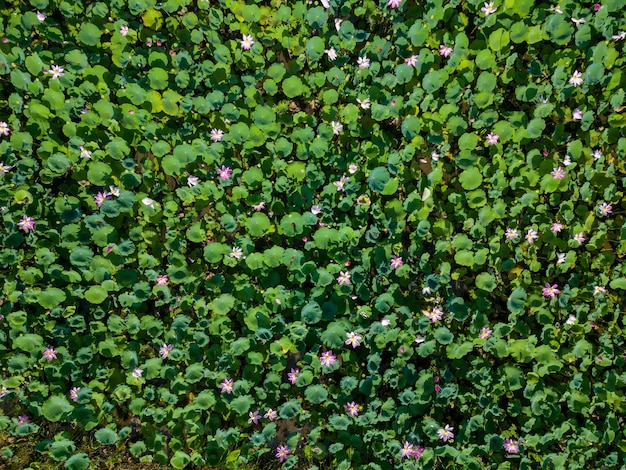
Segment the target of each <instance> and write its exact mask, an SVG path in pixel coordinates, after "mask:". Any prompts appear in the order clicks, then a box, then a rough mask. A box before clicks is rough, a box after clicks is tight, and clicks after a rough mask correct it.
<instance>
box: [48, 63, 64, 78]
mask: <svg viewBox="0 0 626 470" xmlns="http://www.w3.org/2000/svg"><path fill="white" fill-rule="evenodd" d="M49 72H50V73H51V74H52V80H57V79H59V78H60V77H62V76H63V75H65V73H64V69H63V67H61V66H60V65H53V66H52V67H50V70H49Z"/></svg>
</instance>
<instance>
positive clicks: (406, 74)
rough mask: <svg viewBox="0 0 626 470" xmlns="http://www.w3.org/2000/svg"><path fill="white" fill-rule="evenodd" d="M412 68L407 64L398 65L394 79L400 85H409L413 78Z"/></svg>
mask: <svg viewBox="0 0 626 470" xmlns="http://www.w3.org/2000/svg"><path fill="white" fill-rule="evenodd" d="M413 74H414V67H411V66H409V65H407V64H400V65H398V66H397V67H396V79H397V80H398V83H399V84H400V85H404V84H405V83H409V82H410V81H411V79H412V78H413Z"/></svg>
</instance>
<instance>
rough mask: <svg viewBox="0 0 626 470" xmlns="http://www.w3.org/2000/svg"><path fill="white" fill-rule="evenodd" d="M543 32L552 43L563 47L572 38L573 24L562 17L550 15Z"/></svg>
mask: <svg viewBox="0 0 626 470" xmlns="http://www.w3.org/2000/svg"><path fill="white" fill-rule="evenodd" d="M545 31H546V33H547V34H548V38H549V39H550V40H551V41H552V42H554V43H555V44H557V45H559V46H564V45H566V44H567V43H568V42H569V41H570V39H571V38H572V34H574V32H575V29H574V25H573V23H572V22H571V21H568V18H564V17H563V15H550V16H549V17H548V20H547V21H546V22H545Z"/></svg>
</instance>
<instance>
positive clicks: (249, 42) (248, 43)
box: [241, 34, 254, 51]
mask: <svg viewBox="0 0 626 470" xmlns="http://www.w3.org/2000/svg"><path fill="white" fill-rule="evenodd" d="M252 46H254V38H253V37H252V35H250V34H244V35H243V39H242V40H241V48H242V49H243V50H244V51H249V50H250V48H251V47H252Z"/></svg>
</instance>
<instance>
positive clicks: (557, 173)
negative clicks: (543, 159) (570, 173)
mask: <svg viewBox="0 0 626 470" xmlns="http://www.w3.org/2000/svg"><path fill="white" fill-rule="evenodd" d="M550 174H551V175H552V178H553V179H555V180H562V179H563V178H565V170H564V169H563V167H560V166H559V167H556V168H553V169H552V171H551V172H550Z"/></svg>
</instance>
